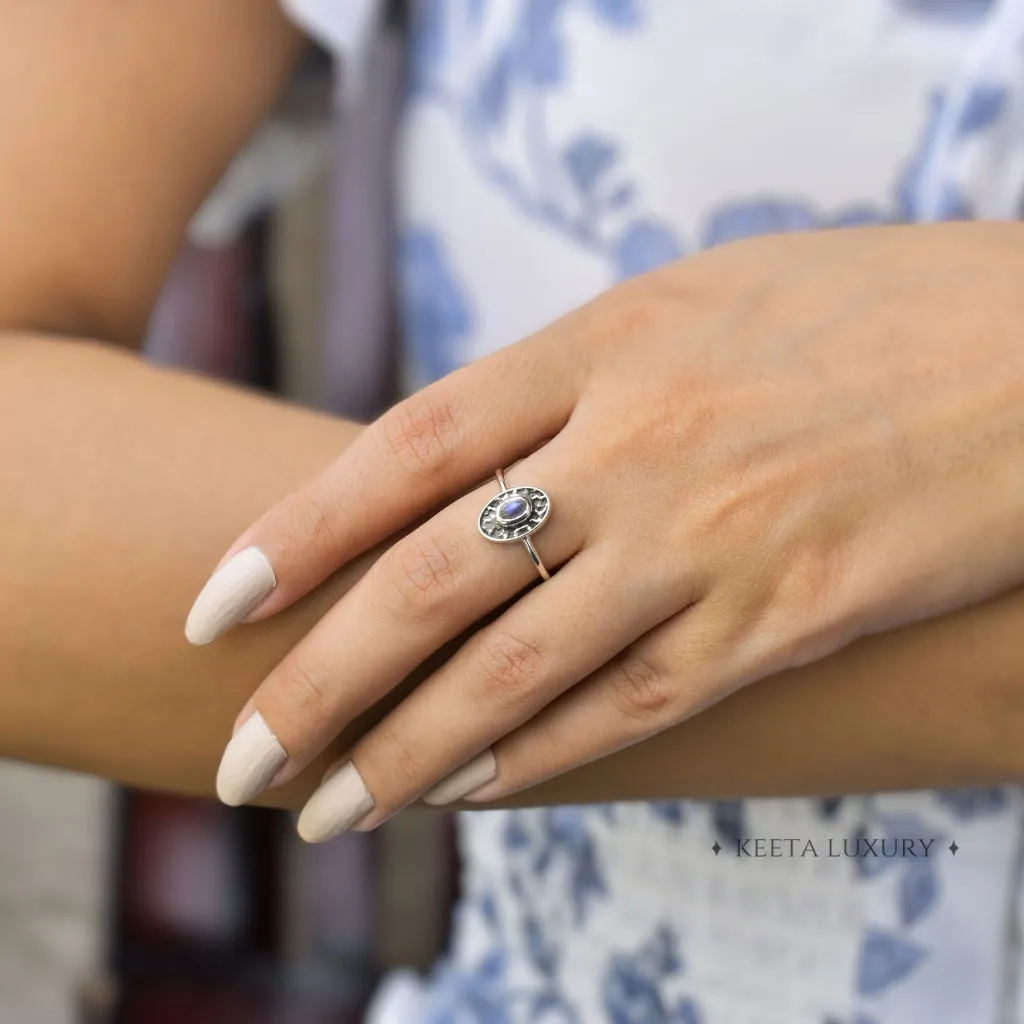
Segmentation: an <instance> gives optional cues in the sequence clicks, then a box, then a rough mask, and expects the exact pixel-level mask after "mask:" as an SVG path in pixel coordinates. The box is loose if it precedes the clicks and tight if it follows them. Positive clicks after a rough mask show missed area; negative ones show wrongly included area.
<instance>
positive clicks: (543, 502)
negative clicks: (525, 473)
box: [478, 487, 551, 544]
mask: <svg viewBox="0 0 1024 1024" xmlns="http://www.w3.org/2000/svg"><path fill="white" fill-rule="evenodd" d="M516 498H521V499H523V500H524V501H525V502H526V509H525V510H523V511H522V512H519V513H518V514H516V515H511V516H509V515H502V508H503V506H506V505H510V504H512V503H513V500H514V499H516ZM550 511H551V499H550V498H549V497H548V496H547V495H546V494H545V493H544V492H543V491H542V490H541V489H540V488H539V487H510V488H508V490H504V491H502V492H501V493H500V494H498V495H496V496H495V497H493V498H491V500H490V501H489V502H487V504H486V505H485V506H484V508H483V511H482V512H481V513H480V519H479V521H478V525H479V527H480V532H481V533H482V534H483V535H484V536H485V537H486V538H487V539H488V540H493V541H497V542H498V543H502V544H503V543H506V542H507V541H513V540H523V539H524V538H526V537H528V536H529V535H530V534H531V533H535V532H536V531H537V530H539V529H540V528H541V527H542V526H543V525H544V522H545V520H546V519H547V517H548V513H549V512H550Z"/></svg>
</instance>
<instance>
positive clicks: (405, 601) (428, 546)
mask: <svg viewBox="0 0 1024 1024" xmlns="http://www.w3.org/2000/svg"><path fill="white" fill-rule="evenodd" d="M384 562H385V566H384V569H383V572H384V573H385V574H386V576H387V578H388V580H389V582H390V584H391V590H392V594H393V597H394V603H395V605H396V611H397V612H398V614H399V615H400V616H403V617H418V616H421V615H426V614H430V613H431V612H433V611H435V610H436V609H437V608H438V607H439V606H440V605H442V604H444V603H445V602H446V601H447V600H448V599H449V598H451V596H452V595H453V593H454V592H455V590H456V589H457V587H458V585H459V578H460V571H459V568H458V566H459V564H460V556H459V551H458V545H457V544H456V543H455V542H452V541H446V542H442V541H440V540H439V539H438V538H437V537H433V536H431V535H430V534H429V533H426V532H423V531H417V532H416V533H412V534H410V535H409V536H408V537H407V538H406V539H405V540H404V541H401V542H400V543H399V544H397V545H396V546H395V547H394V548H392V549H391V553H389V554H388V556H386V558H385V559H384Z"/></svg>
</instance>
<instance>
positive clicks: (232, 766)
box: [217, 711, 288, 807]
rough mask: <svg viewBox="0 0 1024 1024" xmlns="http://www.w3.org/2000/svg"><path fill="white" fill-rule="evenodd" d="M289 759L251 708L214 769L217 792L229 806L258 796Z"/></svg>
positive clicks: (259, 716)
mask: <svg viewBox="0 0 1024 1024" xmlns="http://www.w3.org/2000/svg"><path fill="white" fill-rule="evenodd" d="M287 760H288V754H287V752H286V751H285V749H284V747H282V746H281V744H280V743H279V742H278V739H277V737H276V736H275V735H274V734H273V733H272V732H271V731H270V726H268V725H267V723H266V722H265V721H264V720H263V716H262V715H261V714H260V713H259V712H258V711H256V712H254V713H253V714H252V716H251V717H250V718H249V720H248V721H247V722H246V723H245V725H243V726H242V728H241V729H239V730H238V732H236V733H235V735H234V736H232V737H231V742H230V743H228V745H227V748H226V749H225V751H224V756H223V757H222V758H221V761H220V768H219V769H218V771H217V796H218V797H220V799H221V801H222V802H223V803H226V804H228V805H229V806H230V807H238V806H240V805H241V804H247V803H248V802H249V801H250V800H252V799H254V798H255V797H257V796H259V795H260V793H262V792H263V790H265V789H266V788H267V786H268V785H269V784H270V782H271V780H272V779H273V778H274V776H275V775H277V773H278V772H279V771H280V770H281V766H282V765H283V764H284V763H285V761H287Z"/></svg>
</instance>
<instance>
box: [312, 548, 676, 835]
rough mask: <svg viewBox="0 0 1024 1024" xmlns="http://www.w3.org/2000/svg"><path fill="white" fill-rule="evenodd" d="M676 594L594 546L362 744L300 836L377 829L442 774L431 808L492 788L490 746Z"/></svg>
mask: <svg viewBox="0 0 1024 1024" xmlns="http://www.w3.org/2000/svg"><path fill="white" fill-rule="evenodd" d="M671 589H672V588H670V587H667V586H665V587H661V588H659V587H658V586H652V581H651V579H650V578H647V579H640V578H634V579H624V578H623V574H622V573H621V572H620V571H619V567H618V565H617V564H616V560H615V559H613V558H612V557H610V556H609V555H608V554H607V553H606V552H605V551H603V550H602V549H600V548H589V549H586V550H584V551H583V552H581V553H580V554H578V555H577V556H576V557H574V558H573V559H572V560H571V561H570V562H569V563H568V565H566V566H565V567H564V568H563V569H562V570H561V572H559V573H558V574H557V575H556V576H554V577H553V578H552V579H551V580H550V581H548V582H546V583H544V584H543V585H542V586H539V587H537V588H535V589H534V590H531V591H530V592H529V593H528V594H526V595H524V596H523V597H521V598H520V599H519V600H518V601H516V602H515V604H513V605H512V606H511V607H510V608H509V609H507V610H506V611H505V612H504V613H503V614H502V615H501V616H500V617H499V618H498V619H497V620H496V621H495V622H493V623H491V624H490V625H489V626H487V627H486V628H484V629H483V630H481V631H480V632H479V633H477V634H476V635H475V636H474V637H473V638H472V639H470V640H469V641H468V642H467V643H466V644H465V645H463V647H462V648H461V649H460V650H459V651H458V653H457V654H455V656H454V657H453V658H452V659H451V661H450V662H448V664H447V665H445V666H443V667H442V668H440V669H439V670H438V671H437V672H435V673H434V674H433V675H432V676H431V677H430V678H429V679H427V680H426V681H425V682H424V683H422V684H421V685H420V686H419V687H417V688H416V689H415V690H413V691H412V692H411V693H410V694H408V695H407V696H406V697H405V699H404V700H403V701H402V702H401V704H399V705H398V707H396V708H395V709H393V710H392V711H391V712H390V713H389V714H388V715H387V716H386V717H385V718H384V719H383V721H381V722H380V723H379V724H378V725H377V726H376V727H375V728H374V729H373V730H371V731H370V732H369V733H368V734H367V735H366V736H364V737H363V738H362V739H361V740H359V742H358V743H357V744H356V745H355V746H354V747H353V748H352V750H351V751H350V755H349V756H350V760H351V763H352V764H353V765H354V766H356V767H355V769H354V770H348V771H346V772H345V775H344V776H342V777H341V778H338V777H333V778H331V779H329V780H328V781H327V782H325V783H324V785H323V786H322V787H321V789H320V790H319V791H318V792H317V793H315V794H314V795H313V796H312V797H311V798H310V801H309V803H308V804H307V806H306V808H305V810H304V811H303V813H302V815H301V817H300V819H299V833H300V835H301V836H302V837H303V838H304V839H306V840H308V841H311V842H322V841H323V840H325V839H329V838H331V837H332V836H335V835H337V834H338V833H339V832H340V831H343V830H344V829H345V828H348V827H352V826H353V825H354V827H357V828H360V829H370V828H374V827H376V826H377V825H379V824H380V823H381V822H382V821H384V820H385V819H386V818H388V817H390V816H391V815H392V814H394V813H395V812H397V811H398V810H400V809H401V808H402V807H404V806H405V805H406V804H408V803H409V802H410V801H412V800H413V799H415V798H416V797H417V796H419V795H420V794H421V793H423V792H424V790H427V789H428V788H429V787H433V786H435V784H436V783H437V782H438V781H439V780H441V779H444V780H445V781H444V782H443V783H442V784H441V786H440V794H437V793H435V794H433V802H444V799H445V798H447V799H456V798H458V797H460V796H462V795H464V794H465V792H467V791H469V790H472V789H475V788H477V786H479V785H481V784H482V783H484V782H487V781H488V780H489V779H490V778H492V777H493V774H494V765H495V762H494V758H493V756H491V755H490V752H489V750H488V748H489V747H490V745H491V744H492V743H494V742H495V741H496V740H498V739H500V737H502V736H504V735H505V734H506V733H508V732H510V731H512V730H514V729H515V728H516V727H517V726H519V725H521V724H522V723H524V722H526V721H527V720H529V719H530V718H531V717H532V716H533V715H535V714H536V713H537V712H538V711H540V710H541V709H542V708H544V707H545V706H546V705H547V704H548V703H549V702H550V701H551V700H553V699H554V698H555V697H557V696H558V695H559V694H561V693H563V692H564V691H565V690H566V689H568V688H569V687H570V686H572V685H573V684H574V683H576V682H577V681H578V680H580V679H582V678H584V677H585V676H586V675H588V674H589V673H590V672H591V671H593V670H595V669H597V668H598V667H599V666H600V665H602V664H604V663H605V662H606V661H608V659H609V658H611V657H614V655H615V654H617V653H618V652H619V651H620V650H621V649H622V648H623V647H625V646H626V645H627V644H629V643H630V642H631V641H633V640H635V639H636V638H637V637H638V636H640V635H642V634H643V633H645V632H646V631H647V630H649V629H650V628H651V626H652V625H653V624H655V623H656V622H658V621H660V620H661V619H663V618H665V617H666V616H667V615H668V614H670V612H671V610H672V609H674V608H676V607H678V605H677V604H676V603H675V595H674V594H672V593H671ZM659 591H660V592H659ZM481 752H482V753H481ZM460 766H461V767H460ZM455 769H458V771H455ZM453 772H454V774H452V773H453ZM367 793H370V794H372V797H373V801H374V808H373V811H372V813H370V814H365V809H364V805H365V794H367ZM357 813H359V814H360V815H361V820H358V821H356V820H354V818H353V815H355V814H357Z"/></svg>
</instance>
